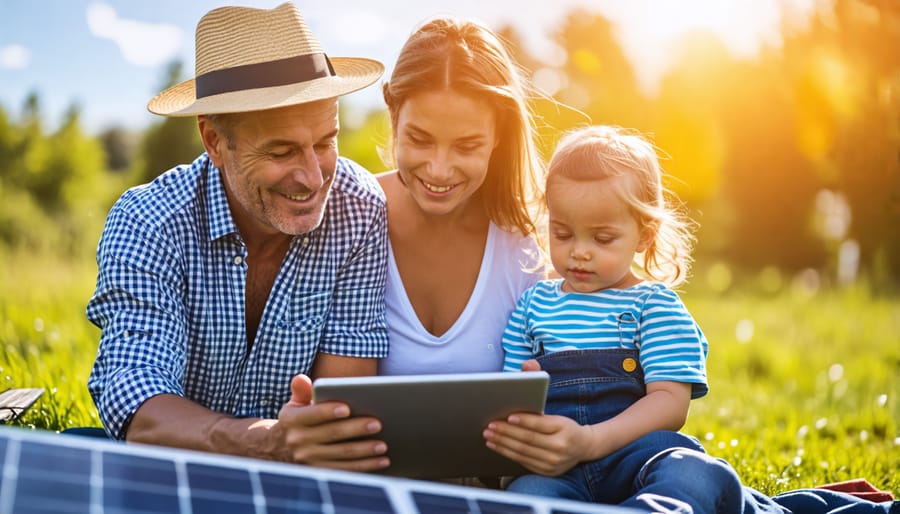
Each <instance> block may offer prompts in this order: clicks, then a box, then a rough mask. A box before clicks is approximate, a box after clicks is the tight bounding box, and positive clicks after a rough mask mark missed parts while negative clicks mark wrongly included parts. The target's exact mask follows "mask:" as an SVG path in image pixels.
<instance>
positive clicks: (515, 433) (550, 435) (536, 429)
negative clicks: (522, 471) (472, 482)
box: [483, 413, 591, 476]
mask: <svg viewBox="0 0 900 514" xmlns="http://www.w3.org/2000/svg"><path fill="white" fill-rule="evenodd" d="M483 435H484V438H485V441H486V444H487V447H488V448H490V449H492V450H494V451H495V452H497V453H499V454H500V455H503V456H504V457H506V458H508V459H512V460H514V461H516V462H518V463H519V464H522V465H523V466H525V467H526V468H527V469H529V470H531V471H533V472H535V473H538V474H540V475H546V476H559V475H562V474H563V473H565V472H567V471H569V470H570V469H572V468H573V467H575V465H576V464H578V463H579V462H581V461H582V460H584V456H585V452H586V451H587V450H586V448H587V446H588V445H589V444H590V438H591V429H590V427H583V426H581V425H579V424H578V423H576V422H575V421H574V420H572V419H570V418H567V417H565V416H550V415H546V414H532V413H517V414H512V415H510V416H509V417H508V418H506V420H504V421H492V422H491V423H490V424H489V425H488V427H487V429H485V431H484V434H483Z"/></svg>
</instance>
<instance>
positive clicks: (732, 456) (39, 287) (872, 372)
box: [0, 252, 900, 497]
mask: <svg viewBox="0 0 900 514" xmlns="http://www.w3.org/2000/svg"><path fill="white" fill-rule="evenodd" d="M0 258H2V261H3V262H4V264H5V265H4V266H2V267H0V348H2V350H3V351H2V352H0V368H2V369H0V390H2V389H6V388H8V387H43V388H45V389H47V391H48V394H45V395H44V396H43V397H42V398H41V399H40V400H39V401H38V403H37V404H35V406H34V407H32V408H31V409H30V410H29V411H28V412H27V413H26V414H25V415H23V416H22V417H21V418H19V419H18V420H17V421H16V423H17V424H21V425H25V426H32V427H34V428H40V429H47V430H62V429H64V428H67V427H71V426H99V425H100V422H99V418H98V416H97V412H96V409H95V408H94V406H93V403H92V402H91V399H90V396H89V395H88V393H87V390H86V383H87V377H88V374H89V373H90V369H91V366H92V364H93V359H94V355H95V353H96V344H97V341H98V339H99V331H98V330H97V329H96V328H95V327H93V325H91V324H90V323H89V322H88V321H87V320H86V319H85V316H84V306H85V304H86V302H87V300H88V298H89V297H90V294H91V292H92V290H93V284H94V279H95V276H96V268H95V266H94V264H93V262H92V261H91V260H89V259H87V258H78V257H73V258H72V259H70V260H63V259H59V258H42V257H40V256H34V255H30V254H25V253H15V252H14V253H3V254H0ZM775 289H777V290H773V289H772V288H769V290H768V291H767V292H766V291H761V290H757V288H750V287H748V288H732V289H731V290H730V291H729V292H724V293H715V292H712V291H711V290H707V289H700V288H694V289H691V290H689V291H687V292H686V293H685V294H684V295H683V297H684V299H685V302H686V303H687V304H688V307H689V308H691V310H692V311H693V313H694V315H695V317H696V318H697V320H698V321H699V322H700V325H701V326H702V327H703V330H704V332H705V333H706V335H707V337H708V339H709V341H710V356H709V361H708V367H709V375H710V387H711V390H710V393H709V395H708V396H706V397H704V398H701V399H699V400H695V401H694V402H693V404H692V407H691V415H690V419H689V421H688V423H687V425H686V426H685V428H684V431H685V432H686V433H689V434H691V435H694V436H696V437H698V438H699V439H700V440H701V441H702V442H703V444H704V445H705V446H706V448H707V450H708V451H709V452H710V453H711V454H713V455H715V456H718V457H722V458H725V459H727V460H728V461H729V462H731V463H732V464H733V465H734V466H735V468H736V469H737V470H738V472H739V473H740V475H741V477H742V479H743V481H744V483H745V484H747V485H750V486H752V487H755V488H757V489H759V490H760V491H762V492H764V493H767V494H775V493H778V492H782V491H785V490H788V489H794V488H801V487H812V486H816V485H820V484H823V483H827V482H835V481H840V480H847V479H850V478H857V477H864V478H867V479H868V480H869V481H871V482H872V483H874V484H875V485H877V486H879V487H880V488H882V489H886V490H890V491H892V492H893V493H894V495H895V496H898V497H900V473H897V470H898V469H900V399H898V394H900V344H898V334H900V299H898V298H896V297H876V296H874V295H873V294H871V293H870V291H869V289H868V288H866V287H865V286H855V287H851V288H847V289H842V290H831V291H811V290H809V289H808V288H796V287H791V286H782V287H778V288H775Z"/></svg>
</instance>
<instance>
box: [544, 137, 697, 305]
mask: <svg viewBox="0 0 900 514" xmlns="http://www.w3.org/2000/svg"><path fill="white" fill-rule="evenodd" d="M629 175H630V176H632V177H634V178H635V179H636V180H635V181H633V182H631V183H632V184H633V186H632V187H621V188H618V190H617V192H618V193H619V195H620V196H621V198H622V200H624V201H625V202H626V203H627V204H628V206H629V210H630V212H631V214H632V215H633V216H634V218H635V219H636V220H637V222H638V227H640V228H641V229H644V228H650V229H651V230H653V231H654V233H655V235H654V237H653V238H652V240H651V241H650V243H649V245H648V246H647V249H646V250H645V251H644V252H643V256H642V257H643V258H641V255H640V254H638V255H636V256H635V262H634V265H635V268H636V271H637V272H638V273H639V274H640V275H642V276H643V277H644V278H646V279H651V280H657V281H660V282H663V283H666V284H668V285H670V286H672V287H674V286H677V285H679V284H681V283H682V282H684V281H685V280H686V279H687V277H688V272H689V270H690V264H691V250H692V248H693V244H694V240H695V238H694V235H693V229H694V227H695V225H696V224H695V222H693V221H692V220H690V219H689V218H688V217H687V216H686V215H684V214H683V212H682V209H683V206H682V204H681V203H680V202H679V201H678V200H677V198H676V197H675V195H674V194H673V193H671V192H670V191H668V190H667V189H666V188H665V187H664V186H663V184H662V175H663V172H662V168H661V167H660V165H659V159H658V158H657V154H656V149H655V147H654V146H653V145H652V144H651V143H650V142H649V141H648V140H647V139H645V138H644V137H643V136H641V134H640V133H639V132H637V131H635V130H628V129H623V128H621V127H613V126H605V125H594V126H588V127H584V128H580V129H576V130H574V131H571V132H569V133H567V134H566V135H565V136H563V138H562V139H560V141H559V143H558V144H557V147H556V150H555V151H554V153H553V157H552V158H551V159H550V167H549V171H548V175H547V185H546V188H545V191H546V192H549V190H550V188H551V187H552V184H553V181H554V180H555V179H558V178H566V179H570V180H576V181H595V180H603V179H605V178H609V177H619V176H629Z"/></svg>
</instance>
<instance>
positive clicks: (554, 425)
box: [484, 126, 900, 514]
mask: <svg viewBox="0 0 900 514" xmlns="http://www.w3.org/2000/svg"><path fill="white" fill-rule="evenodd" d="M661 175H662V173H661V170H660V167H659V163H658V161H657V158H656V153H655V151H654V149H653V147H652V146H651V145H650V144H649V143H648V142H647V141H646V140H644V139H643V138H641V137H640V136H639V135H636V134H634V133H632V132H628V131H625V130H623V129H619V128H614V127H605V126H599V127H588V128H584V129H581V130H577V131H575V132H573V133H571V134H569V135H568V136H566V137H565V138H563V140H562V141H561V142H560V144H559V146H558V148H557V150H556V152H555V153H554V155H553V158H552V159H551V161H550V170H549V175H548V177H547V187H546V201H547V208H548V211H549V223H550V226H549V246H550V260H551V261H552V263H553V267H554V268H555V269H556V272H557V273H558V274H559V275H560V277H561V278H559V279H554V280H545V281H542V282H539V283H538V284H536V285H535V286H533V287H532V288H530V289H528V290H526V291H525V293H523V294H522V297H521V298H520V299H519V301H518V303H517V306H516V309H515V310H514V311H513V314H512V316H511V317H510V321H509V323H508V325H507V328H506V332H505V334H504V337H503V349H504V351H505V365H504V369H505V370H509V371H517V370H519V369H522V370H526V371H527V370H537V369H544V370H546V371H547V372H548V373H549V374H550V389H549V391H548V397H547V405H546V409H545V410H546V414H545V415H537V414H527V413H520V414H513V415H511V416H509V417H508V418H507V419H506V420H505V421H494V422H491V423H490V424H489V425H488V428H487V429H486V430H485V432H484V437H485V439H486V444H487V446H488V447H490V448H492V449H493V450H495V451H497V452H498V453H500V454H502V455H504V456H506V457H508V458H510V459H513V460H515V461H517V462H519V463H521V464H522V465H524V466H525V467H526V468H528V469H530V470H531V471H533V472H534V473H536V474H532V475H524V476H521V477H518V478H516V479H515V480H514V481H513V482H512V483H511V484H510V485H509V487H508V488H507V489H508V490H511V491H515V492H519V493H526V494H535V495H541V496H555V497H561V498H568V499H574V500H581V501H588V502H595V503H605V504H619V505H623V506H630V507H635V508H637V509H640V510H650V511H653V512H667V513H676V512H677V513H686V512H693V513H711V514H712V513H735V514H738V513H740V514H751V513H778V514H791V513H797V514H799V513H804V514H814V513H815V514H819V513H821V514H825V513H829V514H836V513H838V512H840V513H841V514H870V513H871V514H885V513H891V514H894V513H895V512H896V513H897V514H900V502H896V501H885V502H881V503H874V502H869V501H866V500H864V499H860V498H856V497H854V496H851V495H848V494H845V493H842V492H835V491H828V490H823V489H799V490H794V491H789V492H787V493H784V494H781V495H778V496H775V497H773V498H769V497H768V496H765V495H763V494H761V493H760V492H758V491H755V490H753V489H751V488H749V487H744V486H742V485H741V482H740V479H739V478H738V476H737V473H736V472H735V471H734V469H733V468H732V467H731V466H730V465H728V463H727V462H725V461H724V460H721V459H715V458H713V457H710V456H709V455H706V453H705V452H704V450H703V447H702V446H701V445H700V443H699V441H697V440H696V439H694V438H693V437H689V436H686V435H684V434H680V433H678V432H677V430H679V429H680V428H681V427H682V425H683V424H684V422H685V419H686V418H687V414H688V406H689V403H690V401H691V399H693V398H698V397H700V396H703V395H704V394H706V392H707V390H708V388H707V384H706V367H705V361H706V354H707V342H706V338H705V337H704V336H703V332H701V330H700V328H699V327H698V326H697V324H696V323H695V322H694V320H693V318H692V317H691V315H690V313H688V311H687V309H686V308H685V306H684V304H683V303H682V302H681V300H680V299H679V297H678V295H677V294H676V293H675V292H674V291H672V290H671V289H669V287H667V285H664V284H668V285H669V286H674V285H677V284H679V283H681V282H683V281H684V279H685V276H686V274H687V271H688V267H689V263H690V248H691V243H692V242H693V238H692V236H691V233H690V230H689V228H690V224H689V223H690V222H689V221H687V220H685V219H684V218H682V217H681V216H680V215H679V214H678V211H677V210H676V209H674V208H672V206H671V205H670V204H668V203H667V202H666V198H665V194H664V190H663V187H662V184H661ZM535 358H536V359H535Z"/></svg>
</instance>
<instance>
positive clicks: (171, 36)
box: [87, 3, 184, 66]
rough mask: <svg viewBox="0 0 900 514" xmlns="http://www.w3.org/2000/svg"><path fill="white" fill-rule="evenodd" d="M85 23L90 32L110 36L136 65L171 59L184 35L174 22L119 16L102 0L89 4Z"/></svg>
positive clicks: (127, 59) (155, 63)
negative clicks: (162, 22)
mask: <svg viewBox="0 0 900 514" xmlns="http://www.w3.org/2000/svg"><path fill="white" fill-rule="evenodd" d="M87 23H88V27H89V28H90V30H91V33H92V34H94V35H95V36H97V37H100V38H104V39H110V40H112V41H113V42H114V43H115V44H116V45H118V46H119V50H120V51H121V52H122V56H123V57H125V60H126V61H128V62H130V63H132V64H135V65H137V66H157V65H159V64H163V63H165V62H167V61H169V60H171V59H172V58H173V57H175V56H176V54H177V53H178V50H179V47H180V46H181V41H182V40H183V39H184V34H183V33H182V31H181V29H179V28H178V27H176V26H174V25H166V24H151V23H144V22H141V21H136V20H127V19H124V18H119V16H118V14H116V11H115V10H114V9H113V8H112V7H110V6H108V5H106V4H102V3H93V4H91V5H89V6H88V8H87Z"/></svg>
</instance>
